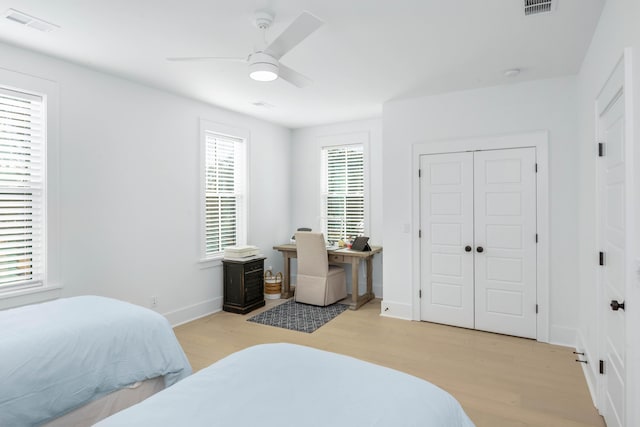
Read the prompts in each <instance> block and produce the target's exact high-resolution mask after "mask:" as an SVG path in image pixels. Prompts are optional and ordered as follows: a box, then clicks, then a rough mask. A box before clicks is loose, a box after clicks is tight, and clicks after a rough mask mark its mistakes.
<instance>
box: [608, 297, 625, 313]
mask: <svg viewBox="0 0 640 427" xmlns="http://www.w3.org/2000/svg"><path fill="white" fill-rule="evenodd" d="M610 306H611V310H613V311H618V310H620V309H622V310H624V301H622V302H618V301H616V300H613V301H611V304H610Z"/></svg>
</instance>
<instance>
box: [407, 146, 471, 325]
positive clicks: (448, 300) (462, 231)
mask: <svg viewBox="0 0 640 427" xmlns="http://www.w3.org/2000/svg"><path fill="white" fill-rule="evenodd" d="M420 169H421V171H422V178H421V179H420V215H421V222H420V229H421V230H422V238H421V251H420V253H421V282H420V284H421V291H422V298H421V305H420V316H421V319H422V320H427V321H431V322H438V323H445V324H448V325H455V326H462V327H466V328H473V326H474V308H473V304H474V298H473V252H467V251H466V250H465V247H466V246H471V247H472V246H473V153H452V154H434V155H424V156H421V157H420Z"/></svg>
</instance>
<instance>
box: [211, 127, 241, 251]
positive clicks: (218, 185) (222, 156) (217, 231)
mask: <svg viewBox="0 0 640 427" xmlns="http://www.w3.org/2000/svg"><path fill="white" fill-rule="evenodd" d="M205 145H206V149H205V151H206V164H205V196H204V197H205V203H204V221H205V230H204V233H205V254H204V255H205V257H211V256H215V255H218V254H221V253H222V252H223V251H224V248H226V247H227V246H234V245H237V244H240V243H242V240H243V239H242V235H243V229H244V224H243V222H244V221H243V215H242V213H243V203H244V187H245V185H244V142H243V140H242V139H238V138H233V137H229V136H224V135H219V134H216V133H212V132H206V133H205Z"/></svg>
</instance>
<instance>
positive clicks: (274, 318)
mask: <svg viewBox="0 0 640 427" xmlns="http://www.w3.org/2000/svg"><path fill="white" fill-rule="evenodd" d="M347 308H349V306H348V305H344V304H338V303H336V304H332V305H329V306H327V307H316V306H315V305H307V304H300V303H297V302H295V301H294V300H293V299H290V300H289V301H287V302H285V303H283V304H280V305H278V306H276V307H273V308H270V309H269V310H267V311H264V312H262V313H260V314H258V315H256V316H253V317H252V318H250V319H247V321H249V322H255V323H260V324H263V325H269V326H276V327H278V328H285V329H291V330H293V331H299V332H306V333H308V334H310V333H311V332H313V331H315V330H316V329H318V328H319V327H320V326H322V325H324V324H325V323H327V322H328V321H330V320H331V319H333V318H334V317H336V316H337V315H338V314H340V313H342V312H343V311H345V310H346V309H347Z"/></svg>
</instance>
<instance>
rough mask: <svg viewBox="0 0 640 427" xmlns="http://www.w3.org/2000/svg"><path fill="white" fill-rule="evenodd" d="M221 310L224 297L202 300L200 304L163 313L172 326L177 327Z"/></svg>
mask: <svg viewBox="0 0 640 427" xmlns="http://www.w3.org/2000/svg"><path fill="white" fill-rule="evenodd" d="M220 310H222V297H218V298H213V299H210V300H207V301H202V302H199V303H198V304H194V305H190V306H188V307H184V308H180V309H178V310H174V311H170V312H169V313H163V315H164V317H166V318H167V320H169V323H171V326H174V327H175V326H178V325H182V324H184V323H187V322H191V321H192V320H196V319H199V318H201V317H204V316H208V315H210V314H213V313H217V312H218V311H220Z"/></svg>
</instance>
